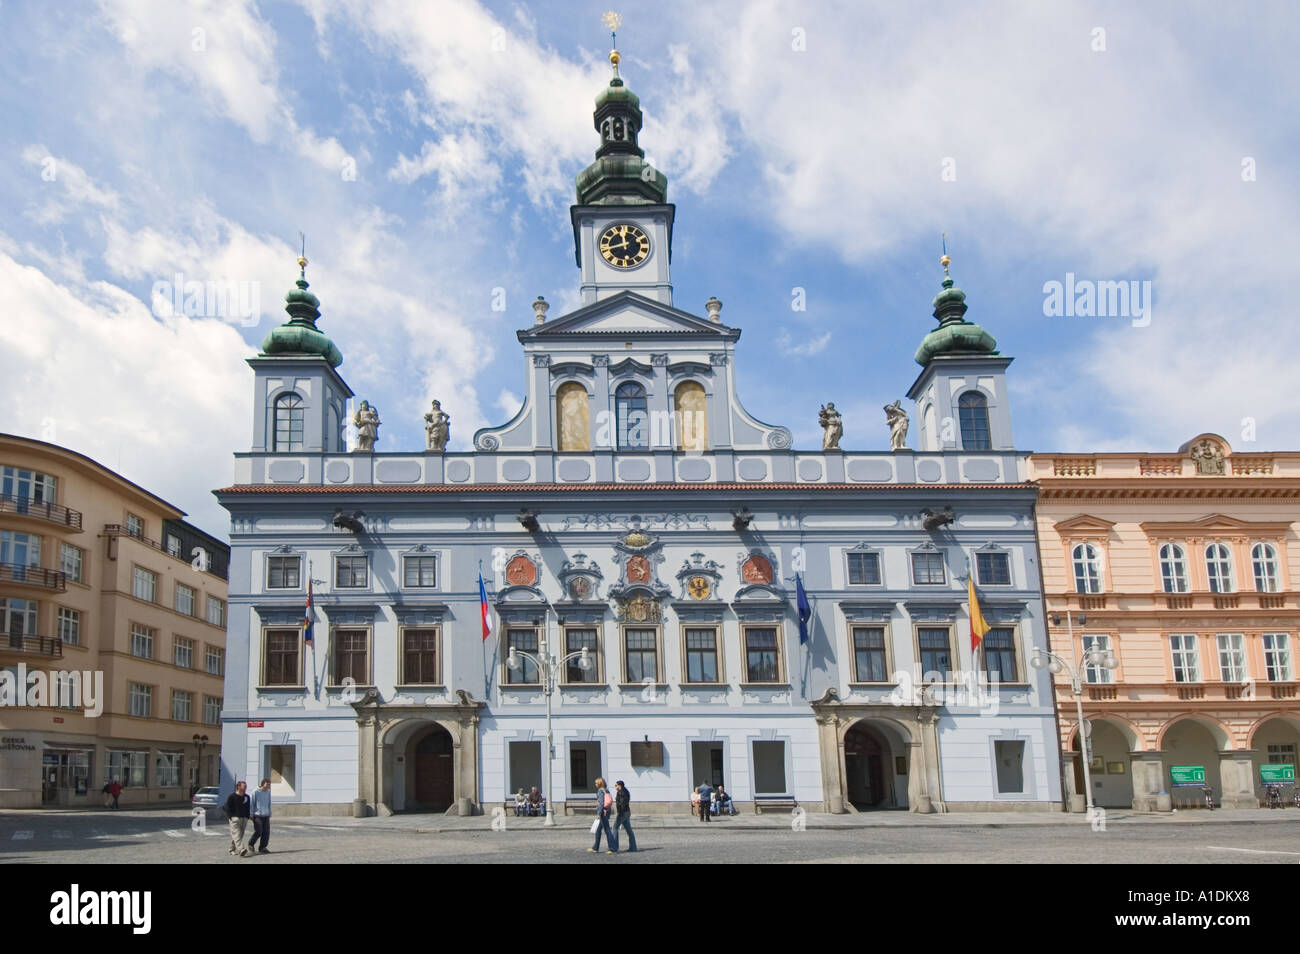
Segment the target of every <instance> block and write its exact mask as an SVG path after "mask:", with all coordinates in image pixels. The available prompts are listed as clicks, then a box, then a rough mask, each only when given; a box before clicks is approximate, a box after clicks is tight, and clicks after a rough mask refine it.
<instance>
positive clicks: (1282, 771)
mask: <svg viewBox="0 0 1300 954" xmlns="http://www.w3.org/2000/svg"><path fill="white" fill-rule="evenodd" d="M1259 780H1260V781H1261V782H1273V783H1277V784H1283V785H1294V784H1295V766H1294V765H1261V766H1260V767H1259Z"/></svg>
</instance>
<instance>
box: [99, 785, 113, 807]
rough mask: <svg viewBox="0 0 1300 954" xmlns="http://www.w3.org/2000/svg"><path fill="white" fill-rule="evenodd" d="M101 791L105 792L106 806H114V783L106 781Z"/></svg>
mask: <svg viewBox="0 0 1300 954" xmlns="http://www.w3.org/2000/svg"><path fill="white" fill-rule="evenodd" d="M100 791H101V792H102V793H103V794H104V807H105V808H112V807H113V783H112V782H105V783H104V787H103V788H101V789H100Z"/></svg>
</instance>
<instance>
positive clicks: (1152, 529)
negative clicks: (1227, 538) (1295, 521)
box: [1141, 513, 1291, 536]
mask: <svg viewBox="0 0 1300 954" xmlns="http://www.w3.org/2000/svg"><path fill="white" fill-rule="evenodd" d="M1290 526H1291V525H1290V524H1289V523H1288V522H1286V521H1267V520H1242V519H1241V518H1240V517H1232V516H1229V515H1228V514H1225V513H1212V514H1208V515H1206V516H1204V517H1197V518H1196V519H1195V520H1172V521H1147V522H1146V523H1143V524H1141V527H1142V529H1143V530H1145V531H1146V532H1147V533H1152V534H1157V535H1166V536H1167V535H1170V534H1192V533H1203V534H1216V533H1218V534H1230V533H1239V534H1246V535H1249V534H1263V533H1286V532H1287V531H1288V530H1289V529H1290Z"/></svg>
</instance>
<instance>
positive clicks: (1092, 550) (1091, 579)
mask: <svg viewBox="0 0 1300 954" xmlns="http://www.w3.org/2000/svg"><path fill="white" fill-rule="evenodd" d="M1070 564H1071V567H1072V569H1073V570H1074V591H1075V592H1076V593H1083V594H1090V593H1100V592H1101V591H1102V574H1101V548H1100V547H1099V546H1097V545H1096V544H1095V543H1089V542H1087V541H1086V540H1085V541H1084V542H1082V543H1076V544H1075V545H1074V546H1073V547H1072V548H1071V549H1070ZM1081 587H1082V588H1081Z"/></svg>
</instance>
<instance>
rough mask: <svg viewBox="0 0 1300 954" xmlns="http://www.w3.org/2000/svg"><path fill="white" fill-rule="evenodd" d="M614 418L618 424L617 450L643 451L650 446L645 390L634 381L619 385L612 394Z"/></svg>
mask: <svg viewBox="0 0 1300 954" xmlns="http://www.w3.org/2000/svg"><path fill="white" fill-rule="evenodd" d="M614 416H615V419H616V420H617V422H618V449H619V450H644V449H646V448H648V447H649V446H650V427H649V415H648V414H647V413H646V399H645V388H643V387H642V386H641V385H639V384H637V383H636V382H635V381H625V382H623V383H622V384H620V385H619V386H618V389H617V390H616V391H615V392H614Z"/></svg>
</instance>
